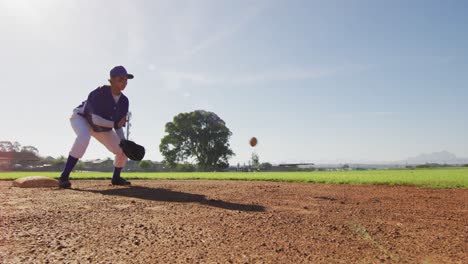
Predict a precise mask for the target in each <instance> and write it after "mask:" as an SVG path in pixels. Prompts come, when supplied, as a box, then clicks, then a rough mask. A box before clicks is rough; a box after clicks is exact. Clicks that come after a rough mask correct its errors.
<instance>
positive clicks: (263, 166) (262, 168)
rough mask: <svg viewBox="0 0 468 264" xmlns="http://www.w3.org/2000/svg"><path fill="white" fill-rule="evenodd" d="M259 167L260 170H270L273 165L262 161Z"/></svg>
mask: <svg viewBox="0 0 468 264" xmlns="http://www.w3.org/2000/svg"><path fill="white" fill-rule="evenodd" d="M260 169H261V170H262V171H271V170H272V169H273V165H271V163H269V162H263V163H262V164H261V165H260Z"/></svg>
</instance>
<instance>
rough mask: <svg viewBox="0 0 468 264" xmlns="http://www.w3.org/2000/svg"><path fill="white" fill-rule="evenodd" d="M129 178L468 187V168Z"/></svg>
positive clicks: (8, 176)
mask: <svg viewBox="0 0 468 264" xmlns="http://www.w3.org/2000/svg"><path fill="white" fill-rule="evenodd" d="M31 175H41V176H47V177H52V178H57V177H58V176H59V175H60V173H59V172H0V180H13V179H17V178H21V177H25V176H31ZM111 175H112V173H110V172H79V173H72V176H71V179H72V180H78V179H110V178H111ZM122 176H123V177H124V178H127V179H206V180H253V181H284V182H314V183H337V184H385V185H414V186H423V187H431V188H468V168H447V169H446V168H443V169H416V170H372V171H330V172H328V171H314V172H259V173H245V172H216V173H214V172H190V173H153V172H151V173H144V172H143V173H142V172H138V173H136V172H132V173H123V174H122Z"/></svg>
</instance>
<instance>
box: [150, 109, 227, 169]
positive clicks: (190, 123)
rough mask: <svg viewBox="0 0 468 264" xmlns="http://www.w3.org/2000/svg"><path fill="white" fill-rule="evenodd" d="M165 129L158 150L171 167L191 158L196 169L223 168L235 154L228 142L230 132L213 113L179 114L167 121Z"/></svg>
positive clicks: (187, 161)
mask: <svg viewBox="0 0 468 264" xmlns="http://www.w3.org/2000/svg"><path fill="white" fill-rule="evenodd" d="M165 132H166V133H167V135H166V136H164V137H163V138H162V139H161V144H160V145H159V150H160V151H161V154H162V155H163V156H164V161H165V163H166V164H167V165H168V166H169V167H170V168H173V169H174V168H176V167H177V164H178V163H190V161H191V160H193V161H195V162H196V164H197V166H198V169H199V170H202V171H211V170H222V169H225V168H227V167H228V166H229V163H228V159H229V158H230V157H232V156H233V155H234V152H233V151H232V150H231V149H230V145H229V138H230V136H231V135H232V133H231V131H230V130H229V129H228V128H227V127H226V124H225V122H224V121H223V120H222V119H221V118H219V116H217V115H216V114H215V113H213V112H207V111H203V110H197V111H194V112H190V113H180V114H178V115H177V116H175V117H174V119H173V121H172V122H168V123H167V124H166V129H165Z"/></svg>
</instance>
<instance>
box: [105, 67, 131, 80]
mask: <svg viewBox="0 0 468 264" xmlns="http://www.w3.org/2000/svg"><path fill="white" fill-rule="evenodd" d="M118 76H127V78H128V79H133V78H134V77H135V76H133V74H130V73H128V72H127V70H126V69H125V68H124V66H115V67H114V68H112V70H111V71H110V77H111V78H112V77H118Z"/></svg>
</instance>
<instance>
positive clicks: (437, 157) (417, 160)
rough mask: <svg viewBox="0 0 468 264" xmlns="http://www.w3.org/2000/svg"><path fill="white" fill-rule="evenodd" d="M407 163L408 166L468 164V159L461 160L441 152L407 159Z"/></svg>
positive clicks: (453, 155)
mask: <svg viewBox="0 0 468 264" xmlns="http://www.w3.org/2000/svg"><path fill="white" fill-rule="evenodd" d="M405 162H407V163H408V164H425V163H439V164H468V158H459V157H457V156H456V155H455V154H453V153H450V152H448V151H440V152H434V153H429V154H425V153H424V154H420V155H418V156H416V157H411V158H407V159H406V160H405Z"/></svg>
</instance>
